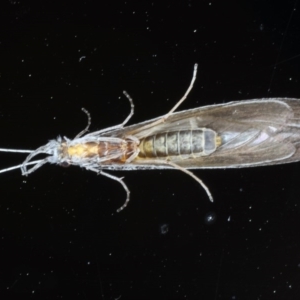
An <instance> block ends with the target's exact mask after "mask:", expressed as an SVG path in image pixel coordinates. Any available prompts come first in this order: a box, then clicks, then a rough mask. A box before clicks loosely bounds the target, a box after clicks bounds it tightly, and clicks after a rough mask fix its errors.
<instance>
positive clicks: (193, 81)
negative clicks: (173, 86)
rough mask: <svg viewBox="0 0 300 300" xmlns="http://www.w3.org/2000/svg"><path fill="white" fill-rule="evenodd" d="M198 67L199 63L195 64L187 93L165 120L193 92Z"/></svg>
mask: <svg viewBox="0 0 300 300" xmlns="http://www.w3.org/2000/svg"><path fill="white" fill-rule="evenodd" d="M197 69H198V64H194V72H193V77H192V80H191V83H190V85H189V87H188V89H187V91H186V92H185V94H184V95H183V97H182V98H181V99H180V100H179V101H178V102H177V103H176V104H175V106H174V107H173V108H172V109H171V110H170V111H169V112H168V113H167V114H166V115H165V116H164V117H163V122H164V121H165V120H166V119H167V118H169V117H170V115H171V114H172V113H173V112H174V111H175V110H176V109H177V108H178V106H179V105H180V104H181V103H182V102H183V101H184V100H185V99H186V97H187V96H188V94H189V93H190V92H191V90H192V88H193V86H194V83H195V80H196V77H197Z"/></svg>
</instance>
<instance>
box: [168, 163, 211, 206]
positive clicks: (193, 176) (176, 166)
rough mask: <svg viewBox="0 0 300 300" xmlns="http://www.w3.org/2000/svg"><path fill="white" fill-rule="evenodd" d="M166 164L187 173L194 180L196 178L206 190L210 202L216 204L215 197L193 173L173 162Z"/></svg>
mask: <svg viewBox="0 0 300 300" xmlns="http://www.w3.org/2000/svg"><path fill="white" fill-rule="evenodd" d="M164 164H167V165H170V166H172V167H174V168H175V169H177V170H179V171H182V172H184V173H186V174H187V175H190V176H191V177H192V178H194V179H195V180H196V181H197V182H198V183H200V185H201V186H202V187H203V188H204V190H205V192H206V194H207V196H208V198H209V200H210V201H211V202H214V199H213V196H212V194H211V192H210V191H209V188H208V187H207V186H206V185H205V184H204V182H203V181H202V180H201V179H200V178H198V177H197V176H196V175H195V174H194V173H192V172H191V171H189V170H187V169H185V168H182V167H181V166H178V165H177V164H175V163H173V162H171V161H165V162H164Z"/></svg>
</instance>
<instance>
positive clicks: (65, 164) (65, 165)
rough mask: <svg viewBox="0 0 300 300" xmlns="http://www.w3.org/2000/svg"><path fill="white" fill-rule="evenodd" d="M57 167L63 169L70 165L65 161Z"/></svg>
mask: <svg viewBox="0 0 300 300" xmlns="http://www.w3.org/2000/svg"><path fill="white" fill-rule="evenodd" d="M59 165H60V166H61V167H63V168H67V167H70V164H69V163H68V162H66V161H64V162H62V163H60V164H59Z"/></svg>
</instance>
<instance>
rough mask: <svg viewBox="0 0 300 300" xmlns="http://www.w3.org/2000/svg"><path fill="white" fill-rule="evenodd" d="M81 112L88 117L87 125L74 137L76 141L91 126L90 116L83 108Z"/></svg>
mask: <svg viewBox="0 0 300 300" xmlns="http://www.w3.org/2000/svg"><path fill="white" fill-rule="evenodd" d="M81 110H82V111H83V112H84V113H86V115H87V117H88V123H87V126H86V127H85V128H84V129H83V130H82V131H80V132H79V133H78V134H77V135H76V136H75V138H74V139H78V138H79V137H81V136H82V135H84V134H85V133H86V132H88V130H89V128H90V126H91V122H92V119H91V114H90V113H89V112H88V111H87V110H86V109H85V108H84V107H82V108H81Z"/></svg>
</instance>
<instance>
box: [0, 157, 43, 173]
mask: <svg viewBox="0 0 300 300" xmlns="http://www.w3.org/2000/svg"><path fill="white" fill-rule="evenodd" d="M42 160H43V159H40V160H35V161H31V162H29V163H26V164H25V166H29V165H34V164H38V163H39V162H41V161H42ZM23 165H24V164H20V165H17V166H13V167H9V168H6V169H2V170H0V173H5V172H8V171H12V170H15V169H21V167H22V166H23Z"/></svg>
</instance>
